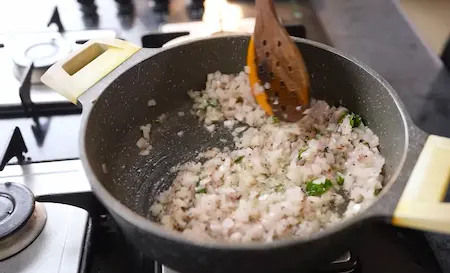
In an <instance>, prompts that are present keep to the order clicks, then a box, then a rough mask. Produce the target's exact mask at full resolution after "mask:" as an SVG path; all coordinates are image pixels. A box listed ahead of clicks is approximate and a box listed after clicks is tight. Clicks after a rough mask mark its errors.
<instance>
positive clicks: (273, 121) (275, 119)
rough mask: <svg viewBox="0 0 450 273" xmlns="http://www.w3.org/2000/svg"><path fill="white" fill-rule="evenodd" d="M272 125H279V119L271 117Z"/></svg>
mask: <svg viewBox="0 0 450 273" xmlns="http://www.w3.org/2000/svg"><path fill="white" fill-rule="evenodd" d="M272 123H275V124H277V123H280V119H279V118H278V117H275V116H273V117H272Z"/></svg>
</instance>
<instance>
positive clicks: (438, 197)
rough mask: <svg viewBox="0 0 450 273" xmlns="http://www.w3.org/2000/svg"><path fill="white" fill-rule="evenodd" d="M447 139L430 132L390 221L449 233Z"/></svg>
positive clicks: (449, 148) (449, 158)
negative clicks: (446, 199) (445, 200)
mask: <svg viewBox="0 0 450 273" xmlns="http://www.w3.org/2000/svg"><path fill="white" fill-rule="evenodd" d="M449 182H450V138H445V137H440V136H435V135H430V136H429V137H428V139H427V141H426V142H425V145H424V147H423V150H422V152H421V153H420V156H419V159H418V160H417V163H416V165H415V167H414V169H413V171H412V173H411V176H410V178H409V181H408V183H407V185H406V187H405V189H404V191H403V193H402V196H401V197H400V200H399V202H398V204H397V207H396V208H395V211H394V214H393V218H392V224H394V225H396V226H401V227H408V228H415V229H422V230H428V231H435V232H443V233H448V234H450V203H448V204H447V203H444V202H442V201H443V200H444V198H445V195H446V193H447V188H448V185H449Z"/></svg>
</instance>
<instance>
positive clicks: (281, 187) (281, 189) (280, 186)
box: [275, 184, 284, 192]
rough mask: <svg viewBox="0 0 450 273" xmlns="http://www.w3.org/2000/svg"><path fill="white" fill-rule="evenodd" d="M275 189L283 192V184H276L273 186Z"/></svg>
mask: <svg viewBox="0 0 450 273" xmlns="http://www.w3.org/2000/svg"><path fill="white" fill-rule="evenodd" d="M275 191H276V192H283V191H284V185H283V184H278V185H276V186H275Z"/></svg>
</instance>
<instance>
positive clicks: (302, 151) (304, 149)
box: [297, 147, 308, 160]
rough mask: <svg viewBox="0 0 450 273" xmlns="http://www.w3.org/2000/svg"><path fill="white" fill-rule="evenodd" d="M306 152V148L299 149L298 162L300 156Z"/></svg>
mask: <svg viewBox="0 0 450 273" xmlns="http://www.w3.org/2000/svg"><path fill="white" fill-rule="evenodd" d="M306 150H308V147H304V148H301V149H300V150H299V151H298V157H297V158H298V159H299V160H300V159H302V154H303V153H304V152H305V151H306Z"/></svg>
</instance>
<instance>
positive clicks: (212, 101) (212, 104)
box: [208, 99, 219, 107]
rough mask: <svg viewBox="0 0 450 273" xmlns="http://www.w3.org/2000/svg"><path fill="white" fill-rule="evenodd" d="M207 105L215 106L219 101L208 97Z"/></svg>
mask: <svg viewBox="0 0 450 273" xmlns="http://www.w3.org/2000/svg"><path fill="white" fill-rule="evenodd" d="M208 105H209V106H211V107H217V105H219V102H218V101H217V100H214V99H209V100H208Z"/></svg>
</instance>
